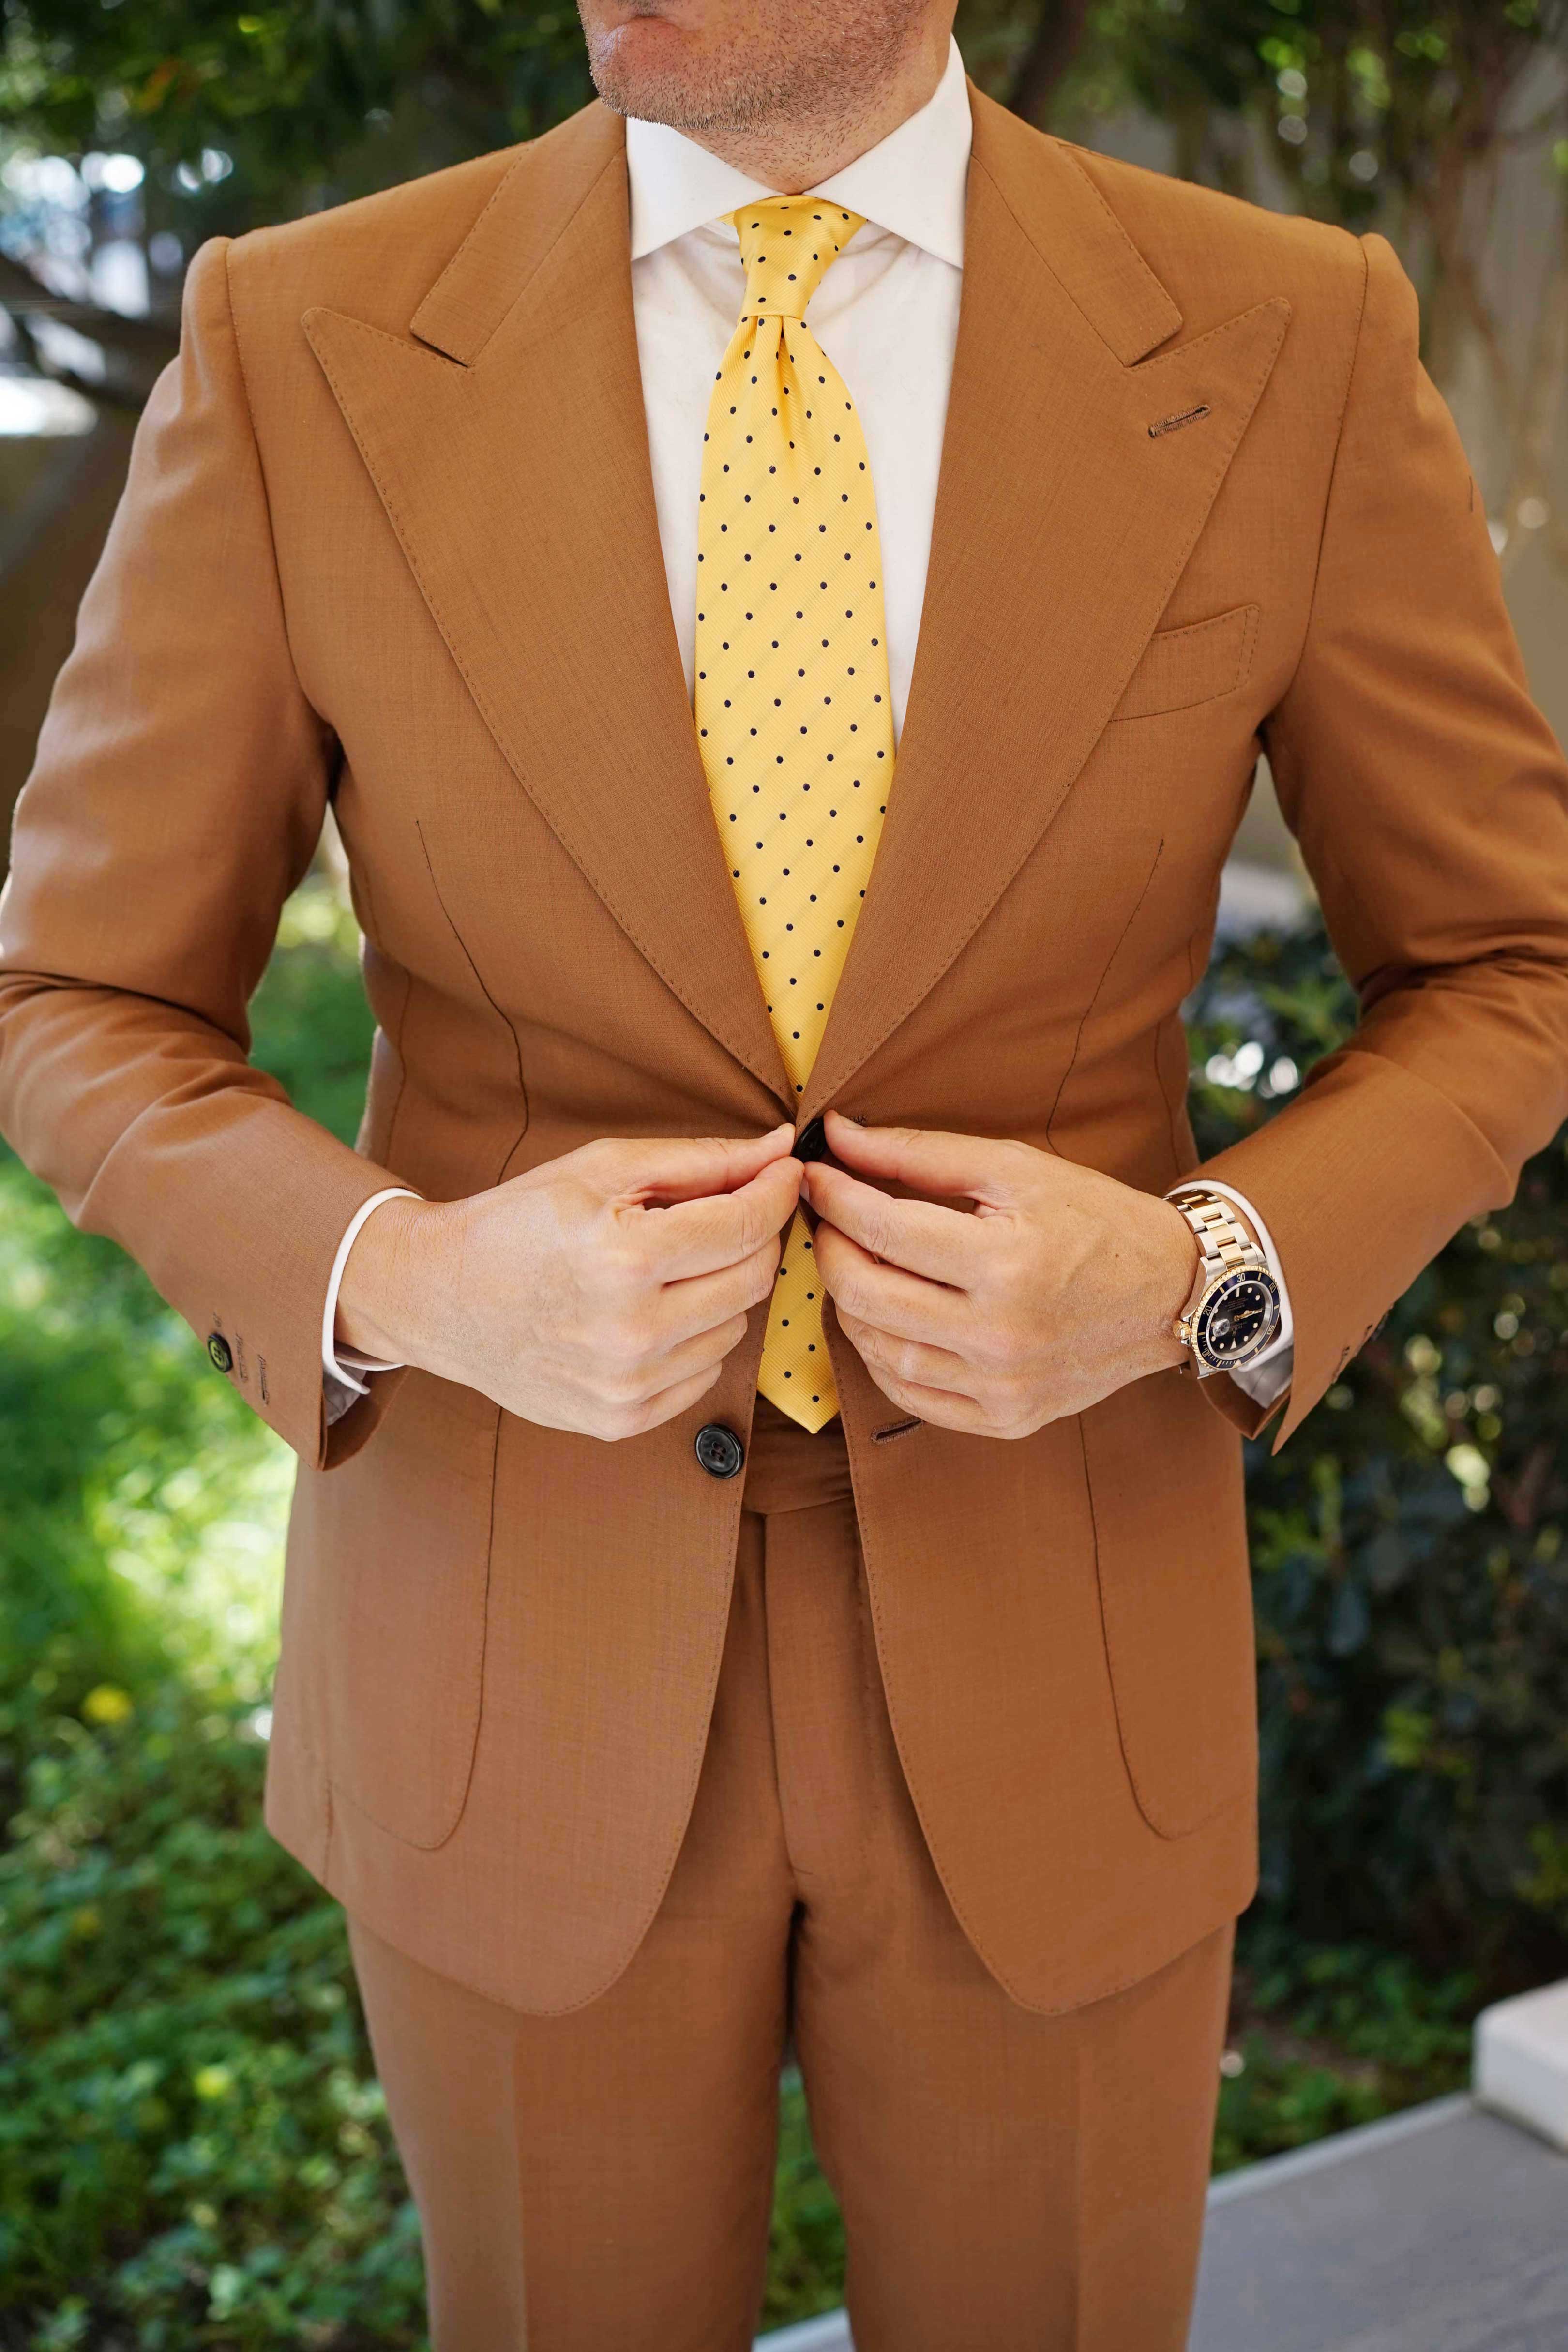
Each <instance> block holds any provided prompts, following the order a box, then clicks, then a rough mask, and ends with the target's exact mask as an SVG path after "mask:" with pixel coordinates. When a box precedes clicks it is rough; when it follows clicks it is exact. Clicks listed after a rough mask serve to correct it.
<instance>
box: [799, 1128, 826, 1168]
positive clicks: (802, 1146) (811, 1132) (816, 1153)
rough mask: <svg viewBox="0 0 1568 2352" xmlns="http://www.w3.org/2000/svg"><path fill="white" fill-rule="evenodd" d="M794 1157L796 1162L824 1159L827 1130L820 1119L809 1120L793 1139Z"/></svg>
mask: <svg viewBox="0 0 1568 2352" xmlns="http://www.w3.org/2000/svg"><path fill="white" fill-rule="evenodd" d="M826 1157H827V1129H826V1125H825V1124H824V1122H823V1121H822V1119H821V1118H814V1119H810V1120H808V1121H807V1123H806V1125H805V1127H803V1128H802V1129H801V1130H800V1133H799V1134H798V1135H797V1136H796V1137H795V1158H796V1159H797V1160H826Z"/></svg>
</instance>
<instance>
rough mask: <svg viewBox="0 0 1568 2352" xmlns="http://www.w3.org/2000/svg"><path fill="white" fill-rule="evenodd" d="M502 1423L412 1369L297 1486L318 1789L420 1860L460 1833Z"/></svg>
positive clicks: (471, 1399)
mask: <svg viewBox="0 0 1568 2352" xmlns="http://www.w3.org/2000/svg"><path fill="white" fill-rule="evenodd" d="M499 1424H500V1407H499V1406H497V1405H494V1404H492V1403H491V1402H490V1401H489V1398H488V1397H484V1396H481V1395H479V1392H478V1391H476V1390H474V1389H468V1388H462V1387H459V1386H458V1384H457V1383H456V1382H453V1381H440V1380H437V1379H435V1378H434V1377H433V1375H431V1374H430V1373H428V1372H422V1371H416V1370H409V1371H408V1372H406V1373H405V1375H404V1380H403V1383H402V1386H401V1387H400V1388H399V1390H398V1391H397V1394H396V1396H395V1398H394V1399H393V1401H392V1402H391V1404H390V1405H389V1406H388V1408H387V1411H386V1414H385V1417H384V1420H383V1422H382V1423H381V1425H380V1427H379V1428H378V1429H377V1430H376V1432H375V1433H374V1436H373V1437H372V1439H371V1440H370V1443H369V1444H367V1445H366V1446H365V1447H364V1448H363V1451H362V1452H360V1453H358V1454H355V1455H354V1456H353V1460H352V1461H349V1462H345V1463H344V1464H343V1465H342V1467H341V1468H339V1469H336V1470H332V1471H330V1472H327V1473H325V1474H324V1475H320V1476H318V1477H315V1478H312V1479H310V1480H309V1481H301V1487H300V1502H301V1503H302V1504H304V1506H305V1511H304V1513H302V1514H298V1516H299V1517H300V1524H299V1526H298V1527H297V1528H296V1529H295V1531H294V1532H295V1534H296V1536H297V1538H298V1539H299V1541H300V1544H301V1546H302V1547H303V1549H304V1550H305V1552H307V1553H308V1554H309V1555H310V1575H311V1576H312V1578H313V1579H315V1580H319V1593H320V1600H319V1603H318V1612H319V1613H318V1614H317V1616H316V1622H315V1624H314V1625H313V1626H312V1627H310V1629H309V1630H308V1633H307V1634H306V1635H305V1638H308V1639H309V1640H310V1642H311V1643H312V1646H313V1647H314V1648H315V1650H316V1653H317V1654H316V1655H315V1656H314V1657H312V1658H310V1659H309V1660H308V1661H307V1662H306V1670H307V1672H313V1673H314V1674H316V1675H319V1676H320V1677H321V1684H322V1687H323V1696H324V1714H325V1717H326V1727H327V1728H326V1744H327V1758H326V1763H327V1770H328V1774H329V1777H330V1779H331V1782H332V1785H333V1788H334V1789H335V1790H337V1791H338V1792H339V1793H340V1794H341V1795H342V1796H344V1797H346V1798H347V1799H348V1800H349V1801H351V1802H352V1803H353V1804H354V1805H355V1806H357V1807H358V1809H359V1810H360V1811H361V1812H363V1813H364V1814H365V1815H366V1816H367V1817H368V1818H369V1819H370V1820H371V1821H373V1822H376V1823H377V1824H378V1826H379V1827H381V1828H382V1829H384V1830H387V1831H389V1832H391V1834H392V1835H393V1836H394V1837H396V1838H401V1839H402V1840H403V1841H404V1843H405V1844H408V1845H414V1846H421V1847H424V1848H426V1849H427V1850H428V1849H431V1848H434V1847H436V1846H438V1845H441V1844H443V1843H445V1841H446V1840H447V1838H448V1837H450V1836H451V1834H452V1832H453V1830H454V1829H455V1828H456V1827H457V1824H458V1819H459V1817H460V1815H461V1813H462V1810H463V1805H464V1801H465V1799H466V1797H467V1794H468V1778H469V1774H470V1771H471V1769H472V1766H473V1759H474V1745H475V1741H476V1740H477V1738H478V1737H479V1701H480V1692H481V1685H482V1681H483V1675H484V1659H485V1622H486V1607H487V1589H488V1586H489V1564H490V1525H491V1517H492V1496H493V1492H494V1486H495V1456H496V1437H497V1430H498V1427H499ZM304 1565H305V1560H304V1559H303V1558H301V1559H300V1567H301V1568H303V1567H304ZM292 1572H293V1563H292V1562H291V1563H290V1573H292Z"/></svg>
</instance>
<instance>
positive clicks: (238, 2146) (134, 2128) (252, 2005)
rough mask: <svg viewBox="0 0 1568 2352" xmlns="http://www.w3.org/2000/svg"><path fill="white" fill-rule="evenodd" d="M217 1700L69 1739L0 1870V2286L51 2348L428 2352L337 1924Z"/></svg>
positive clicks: (161, 1706)
mask: <svg viewBox="0 0 1568 2352" xmlns="http://www.w3.org/2000/svg"><path fill="white" fill-rule="evenodd" d="M263 1754H264V1749H263V1748H262V1745H261V1742H260V1739H259V1738H258V1733H257V1729H256V1727H255V1717H254V1714H253V1712H252V1711H251V1710H250V1709H249V1708H247V1706H245V1705H244V1704H243V1703H240V1702H237V1701H235V1700H234V1699H233V1698H232V1697H228V1696H216V1697H215V1696H212V1695H210V1694H205V1693H203V1692H201V1691H199V1690H191V1689H186V1688H182V1687H181V1686H180V1685H178V1684H174V1683H165V1684H163V1685H162V1686H159V1685H153V1686H151V1687H150V1688H148V1689H147V1690H146V1691H144V1692H142V1693H140V1694H139V1695H138V1696H137V1697H136V1699H135V1700H133V1701H132V1702H131V1706H130V1712H129V1713H128V1714H126V1715H125V1716H124V1717H123V1719H122V1720H121V1721H120V1722H119V1723H117V1724H113V1725H105V1726H100V1727H98V1728H97V1729H96V1730H89V1729H88V1728H86V1727H83V1726H81V1725H80V1724H79V1723H73V1722H71V1721H70V1720H68V1719H67V1718H61V1719H60V1720H59V1721H58V1722H57V1724H56V1725H55V1726H54V1727H53V1728H52V1730H51V1733H50V1735H49V1737H48V1738H47V1740H46V1742H45V1744H44V1745H43V1747H42V1748H41V1749H40V1750H39V1752H38V1753H37V1755H36V1756H35V1758H34V1759H33V1762H32V1766H31V1769H30V1772H29V1776H28V1788H27V1801H26V1805H25V1806H24V1808H23V1810H22V1811H21V1812H20V1814H19V1815H18V1816H17V1817H16V1821H15V1822H13V1824H12V1843H11V1845H10V1848H9V1850H8V1851H7V1852H6V1853H4V1854H3V1855H0V1928H3V1939H0V1990H3V1992H4V2014H5V2033H4V2038H3V2039H0V2281H3V2282H4V2297H3V2302H4V2308H5V2311H6V2312H7V2313H9V2314H10V2315H13V2318H19V2317H20V2315H22V2314H24V2313H25V2314H26V2315H27V2328H28V2332H27V2333H26V2334H25V2335H21V2336H10V2337H6V2336H4V2335H3V2334H0V2341H11V2342H16V2343H18V2344H21V2343H26V2344H28V2345H30V2346H31V2345H36V2346H38V2347H49V2352H54V2347H67V2346H75V2345H77V2344H84V2345H110V2344H121V2343H124V2344H130V2343H136V2344H142V2345H148V2346H163V2345H167V2346H174V2345H192V2346H195V2345H197V2344H207V2345H220V2346H222V2347H225V2352H274V2347H283V2346H294V2345H297V2346H301V2347H303V2346H308V2345H315V2344H321V2343H331V2345H333V2346H334V2347H344V2352H355V2348H356V2347H361V2346H366V2345H370V2344H376V2345H386V2346H414V2345H416V2344H419V2343H422V2342H423V2330H422V2325H421V2322H420V2318H419V2312H420V2303H419V2294H420V2263H419V2252H418V2237H417V2229H416V2222H415V2219H414V2216H413V2212H412V2210H411V2208H410V2206H409V2204H408V2200H407V2197H406V2192H405V2189H404V2185H403V2181H402V2177H401V2173H400V2171H399V2168H398V2166H397V2162H396V2158H395V2153H394V2151H393V2148H392V2143H391V2139H390V2137H389V2134H388V2131H387V2126H386V2122H385V2116H384V2108H383V2104H382V2099H381V2095H380V2091H379V2089H378V2087H377V2085H376V2084H375V2081H374V2073H373V2070H372V2067H371V2063H370V2058H369V2053H368V2049H367V2046H366V2043H365V2039H364V2034H363V2026H362V2024H361V2022H360V2017H359V2011H358V2006H357V2002H356V2000H355V1998H354V1994H353V1980H352V1975H351V1972H350V1969H349V1964H348V1955H347V1950H346V1946H345V1943H344V1938H343V1935H342V1915H341V1914H340V1912H339V1911H338V1908H337V1906H336V1905H335V1904H332V1903H331V1902H330V1901H328V1900H327V1899H326V1898H325V1897H323V1896H322V1895H321V1894H320V1893H319V1891H318V1890H317V1889H316V1888H315V1887H314V1886H313V1885H312V1884H311V1882H310V1880H309V1879H308V1878H307V1877H306V1875H305V1874H304V1873H303V1872H302V1871H300V1869H299V1868H298V1866H297V1865H296V1864H294V1863H293V1862H292V1861H290V1860H289V1857H288V1856H287V1855H286V1854H284V1853H282V1851H281V1850H280V1848H279V1847H278V1846H276V1845H274V1844H273V1843H272V1841H271V1840H270V1838H268V1835H267V1833H266V1832H265V1831H264V1830H263V1829H262V1827H261V1824H260V1819H259V1809H260V1793H261V1764H262V1757H263Z"/></svg>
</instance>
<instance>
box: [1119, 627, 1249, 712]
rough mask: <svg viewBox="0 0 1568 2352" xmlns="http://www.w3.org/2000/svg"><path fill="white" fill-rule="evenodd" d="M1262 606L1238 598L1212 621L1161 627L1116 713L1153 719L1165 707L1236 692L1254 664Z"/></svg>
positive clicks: (1185, 706)
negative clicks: (1177, 627) (1259, 614)
mask: <svg viewBox="0 0 1568 2352" xmlns="http://www.w3.org/2000/svg"><path fill="white" fill-rule="evenodd" d="M1258 611H1259V608H1258V605H1256V604H1237V606H1236V608H1235V610H1234V611H1232V612H1229V613H1217V614H1215V617H1214V619H1213V620H1212V621H1194V622H1193V623H1192V624H1191V625H1190V626H1189V627H1187V628H1184V629H1161V630H1159V631H1157V632H1156V634H1155V635H1153V636H1152V637H1151V638H1150V640H1149V643H1148V645H1147V646H1145V647H1144V650H1143V658H1142V661H1141V662H1140V663H1139V665H1138V667H1137V668H1136V669H1135V670H1134V671H1133V673H1132V677H1131V681H1130V683H1129V685H1128V688H1127V691H1126V693H1125V694H1124V695H1123V696H1122V698H1121V701H1120V702H1119V703H1118V704H1117V706H1116V709H1115V710H1114V711H1113V712H1112V713H1111V716H1112V718H1113V719H1152V718H1153V717H1154V715H1155V713H1156V712H1158V711H1163V710H1186V709H1190V708H1191V707H1192V705H1193V704H1194V703H1197V702H1212V701H1214V700H1215V698H1216V697H1217V696H1219V695H1222V694H1234V693H1235V691H1236V689H1237V687H1238V686H1240V685H1241V684H1242V683H1243V682H1244V680H1245V679H1246V677H1247V671H1248V670H1249V669H1250V668H1251V667H1252V647H1253V644H1254V642H1255V640H1256V638H1257V635H1258Z"/></svg>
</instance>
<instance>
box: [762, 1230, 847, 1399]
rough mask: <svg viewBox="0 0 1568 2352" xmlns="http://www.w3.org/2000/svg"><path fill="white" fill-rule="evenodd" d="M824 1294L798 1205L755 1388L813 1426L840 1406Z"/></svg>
mask: <svg viewBox="0 0 1568 2352" xmlns="http://www.w3.org/2000/svg"><path fill="white" fill-rule="evenodd" d="M822 1296H823V1294H822V1285H821V1283H820V1282H819V1281H818V1280H817V1277H816V1258H815V1257H814V1255H813V1254H812V1246H811V1234H810V1231H809V1229H808V1227H807V1225H806V1222H805V1217H804V1216H803V1215H802V1214H801V1213H800V1211H799V1210H798V1209H797V1210H796V1211H795V1215H794V1217H793V1219H792V1220H791V1222H790V1227H789V1231H788V1233H787V1234H785V1235H784V1248H783V1250H782V1251H781V1252H780V1255H779V1270H778V1276H777V1278H776V1279H775V1281H774V1283H773V1301H772V1304H771V1306H770V1307H769V1309H768V1328H767V1334H766V1337H765V1338H764V1339H763V1360H762V1363H761V1365H760V1367H759V1369H758V1372H757V1387H758V1390H759V1391H760V1392H761V1394H762V1395H763V1396H765V1397H766V1398H767V1399H768V1401H769V1402H770V1403H772V1404H776V1405H777V1406H778V1409H779V1411H780V1412H786V1413H788V1415H789V1417H790V1419H791V1420H792V1421H798V1422H799V1423H800V1424H801V1426H802V1428H803V1429H810V1430H817V1429H820V1428H821V1427H822V1426H823V1424H824V1423H825V1422H828V1421H831V1420H832V1418H833V1416H834V1414H835V1413H836V1412H837V1410H838V1391H837V1388H836V1387H835V1386H834V1381H833V1366H832V1364H831V1362H830V1361H829V1360H828V1354H827V1341H826V1337H825V1336H824V1332H823V1328H822Z"/></svg>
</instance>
